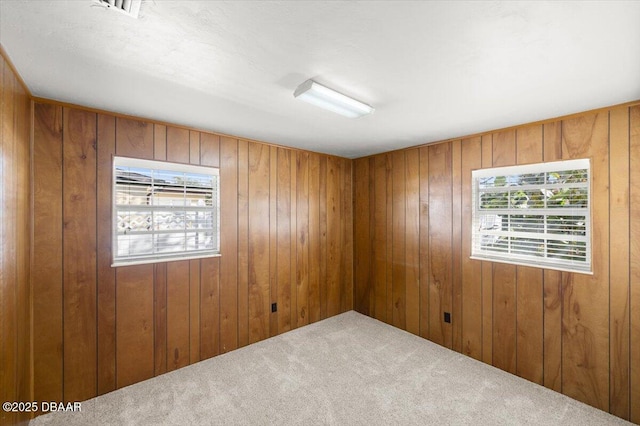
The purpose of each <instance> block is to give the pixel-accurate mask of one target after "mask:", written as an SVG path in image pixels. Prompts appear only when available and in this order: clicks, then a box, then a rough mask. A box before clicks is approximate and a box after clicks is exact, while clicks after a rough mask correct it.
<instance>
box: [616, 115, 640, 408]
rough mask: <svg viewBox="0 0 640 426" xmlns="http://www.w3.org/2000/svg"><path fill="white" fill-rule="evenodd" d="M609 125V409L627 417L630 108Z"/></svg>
mask: <svg viewBox="0 0 640 426" xmlns="http://www.w3.org/2000/svg"><path fill="white" fill-rule="evenodd" d="M609 126H610V127H609V159H610V164H609V167H610V170H611V172H610V173H609V175H610V180H611V181H610V184H609V188H610V189H609V211H610V217H609V223H610V232H611V240H610V243H609V262H610V265H611V267H610V273H609V281H610V286H611V288H610V293H609V297H610V304H611V305H610V310H609V312H610V317H609V335H610V337H609V352H610V355H609V360H610V361H609V364H610V365H609V383H610V389H609V401H610V402H609V404H610V406H609V410H610V412H611V414H614V415H616V416H618V417H622V418H623V419H629V414H630V412H629V397H630V394H629V361H630V358H629V339H630V335H629V330H630V329H629V270H628V265H629V159H630V157H629V155H630V153H629V108H617V109H613V110H611V112H610V116H609ZM639 361H640V360H639Z"/></svg>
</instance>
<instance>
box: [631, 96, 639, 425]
mask: <svg viewBox="0 0 640 426" xmlns="http://www.w3.org/2000/svg"><path fill="white" fill-rule="evenodd" d="M629 152H630V158H629V190H630V192H629V219H630V222H629V244H630V246H629V261H630V264H629V266H630V271H629V272H630V274H629V277H630V282H629V286H630V295H629V296H630V300H629V302H630V309H629V311H630V313H631V318H630V331H631V339H630V351H629V358H630V360H631V365H630V372H629V373H630V396H631V407H630V410H631V413H630V420H631V421H632V422H634V423H638V424H640V362H638V360H640V107H638V106H635V107H632V108H630V110H629Z"/></svg>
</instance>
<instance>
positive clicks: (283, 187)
mask: <svg viewBox="0 0 640 426" xmlns="http://www.w3.org/2000/svg"><path fill="white" fill-rule="evenodd" d="M290 177H291V151H289V150H286V149H283V148H279V149H278V177H277V179H278V182H277V190H276V191H277V195H276V198H277V215H278V220H277V230H276V231H277V245H278V249H277V250H278V251H277V256H278V259H277V268H278V271H277V280H278V332H280V333H284V332H285V331H289V330H291V273H290V271H291V260H292V256H291V184H290V181H289V179H290Z"/></svg>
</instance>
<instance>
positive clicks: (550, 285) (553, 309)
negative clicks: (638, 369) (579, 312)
mask: <svg viewBox="0 0 640 426" xmlns="http://www.w3.org/2000/svg"><path fill="white" fill-rule="evenodd" d="M543 131H544V137H543V138H544V149H543V151H544V161H557V160H560V159H562V122H559V121H558V122H553V123H547V124H545V125H544V130H543ZM543 297H544V318H543V321H544V355H543V364H544V365H543V371H544V386H545V387H548V388H549V389H553V390H555V391H556V392H562V273H561V272H559V271H552V270H545V271H544V296H543Z"/></svg>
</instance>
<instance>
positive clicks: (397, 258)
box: [390, 151, 407, 330]
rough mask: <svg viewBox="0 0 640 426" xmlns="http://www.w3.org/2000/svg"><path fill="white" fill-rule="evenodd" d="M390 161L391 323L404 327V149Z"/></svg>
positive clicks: (394, 154)
mask: <svg viewBox="0 0 640 426" xmlns="http://www.w3.org/2000/svg"><path fill="white" fill-rule="evenodd" d="M391 162H392V166H391V167H392V182H393V183H392V192H391V194H390V195H391V203H392V205H393V207H392V208H393V213H392V215H393V219H392V224H393V231H392V240H391V245H392V255H391V263H392V270H391V271H392V272H391V274H392V275H391V276H392V278H391V281H392V283H393V284H392V291H391V298H392V303H393V308H392V316H391V324H392V325H393V326H394V327H398V328H401V329H403V330H404V329H405V328H406V326H407V324H406V321H407V320H406V281H405V280H406V262H405V260H406V259H405V256H406V245H405V214H406V193H405V189H406V188H405V181H406V176H405V151H395V152H394V153H393V154H391Z"/></svg>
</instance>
